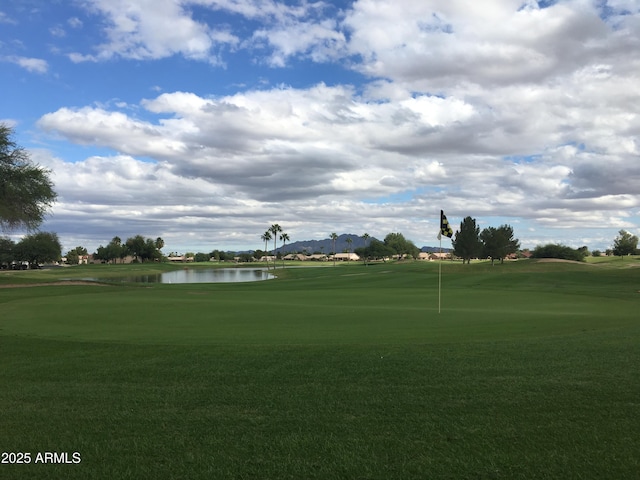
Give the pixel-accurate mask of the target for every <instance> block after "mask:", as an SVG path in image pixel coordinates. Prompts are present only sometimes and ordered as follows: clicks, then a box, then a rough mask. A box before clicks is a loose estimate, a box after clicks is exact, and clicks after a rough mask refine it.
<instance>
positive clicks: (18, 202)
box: [0, 123, 57, 230]
mask: <svg viewBox="0 0 640 480" xmlns="http://www.w3.org/2000/svg"><path fill="white" fill-rule="evenodd" d="M12 135H13V131H12V129H11V128H9V127H8V126H7V125H5V124H3V123H0V228H2V229H7V230H14V229H17V228H19V227H25V228H26V229H27V230H34V229H35V228H37V227H38V226H39V225H40V224H41V223H42V221H43V220H44V216H45V214H46V213H47V211H48V210H49V208H50V207H51V205H52V204H53V202H54V201H55V199H56V197H57V195H56V193H55V192H54V190H53V183H52V182H51V180H50V179H49V174H50V173H51V172H50V171H49V170H47V169H45V168H43V167H41V166H39V165H36V164H34V163H33V162H32V161H31V158H30V157H29V154H28V153H27V152H26V151H25V150H24V149H22V148H20V147H18V146H17V145H16V143H15V142H14V141H13V140H12V139H11V137H12Z"/></svg>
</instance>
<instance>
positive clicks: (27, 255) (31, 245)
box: [15, 232, 62, 265]
mask: <svg viewBox="0 0 640 480" xmlns="http://www.w3.org/2000/svg"><path fill="white" fill-rule="evenodd" d="M61 252H62V245H60V240H59V239H58V235H57V234H56V233H53V232H38V233H34V234H33V235H27V236H25V237H24V238H23V239H22V240H20V241H19V242H18V243H17V244H16V247H15V257H16V260H26V261H28V262H29V263H30V264H31V265H37V264H39V263H45V262H54V261H58V260H60V255H61Z"/></svg>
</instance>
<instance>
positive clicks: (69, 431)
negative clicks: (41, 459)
mask: <svg viewBox="0 0 640 480" xmlns="http://www.w3.org/2000/svg"><path fill="white" fill-rule="evenodd" d="M629 263H630V264H631V263H633V259H632V260H631V261H630V262H629ZM141 267H142V266H138V268H141ZM97 268H98V267H88V268H87V269H86V270H84V271H81V270H80V269H78V270H77V271H74V272H73V274H74V275H76V274H77V275H78V276H79V277H81V276H83V275H84V274H86V273H87V272H94V271H96V269H97ZM102 268H104V269H107V268H112V267H102ZM117 268H120V267H119V266H118V267H117ZM130 268H134V267H130ZM146 268H151V267H146ZM157 268H167V267H165V266H162V267H157ZM121 270H126V268H122V269H121ZM28 273H35V274H36V275H35V276H37V277H38V278H37V279H38V281H40V282H42V281H50V280H54V279H55V278H56V276H57V277H60V276H61V275H62V274H61V273H57V272H56V273H52V272H44V271H43V272H27V273H24V274H23V273H20V277H19V278H22V280H23V281H35V280H34V278H35V276H34V277H28ZM279 273H280V274H281V276H280V278H279V279H278V280H273V281H267V282H259V283H247V284H229V285H152V286H136V285H124V286H123V285H111V286H46V287H30V288H14V289H0V360H1V365H2V369H0V407H1V408H2V415H1V416H0V432H2V435H1V436H0V449H1V451H3V452H30V453H31V454H32V459H33V458H34V457H35V455H36V454H37V452H79V453H80V455H81V459H82V461H81V463H79V464H64V465H51V464H35V463H33V461H32V463H31V464H29V465H7V464H1V465H0V478H16V479H18V478H20V479H22V478H78V479H80V478H82V479H85V478H100V479H102V478H105V479H106V478H118V479H122V478H131V479H147V478H149V479H157V478H185V479H200V478H201V479H210V478H238V479H240V478H243V479H244V478H247V479H254V478H265V479H267V478H268V479H270V478H273V479H281V478H291V479H302V478H317V479H332V478H335V479H342V478H344V479H412V478H416V479H423V478H438V479H440V478H442V479H444V478H447V479H449V478H450V479H461V478H462V479H494V478H500V479H502V478H504V479H512V478H522V479H531V478H563V479H564V478H568V479H571V478H576V479H578V478H582V479H584V478H594V479H595V478H616V479H624V478H629V479H633V478H638V477H640V455H639V454H638V452H640V440H639V438H638V435H637V432H638V431H640V402H639V400H638V394H639V393H640V376H639V375H638V374H637V372H638V369H637V366H638V365H640V349H639V348H638V347H639V340H640V318H639V317H640V316H639V315H638V306H639V305H640V293H638V291H639V290H640V269H638V268H634V267H631V266H630V265H624V266H622V267H620V266H618V265H617V264H614V265H608V264H606V263H604V264H599V265H574V264H561V263H555V264H553V263H548V264H542V263H535V262H515V263H512V264H505V265H496V266H494V267H491V266H490V265H487V264H476V265H474V264H472V265H465V266H462V265H460V264H450V263H445V264H443V277H442V284H443V291H442V313H441V314H438V303H437V300H438V299H437V285H438V283H437V275H438V269H437V264H428V263H427V264H424V263H413V262H407V263H405V264H392V265H389V264H381V265H373V266H368V267H364V266H362V265H350V266H339V267H336V268H333V267H323V268H313V269H293V268H291V269H287V270H285V271H279ZM65 276H66V277H65V278H68V276H69V272H68V271H65ZM85 276H86V275H85ZM15 278H16V277H13V279H14V280H13V281H14V282H15V281H16V280H15ZM0 283H8V281H7V280H6V278H2V277H0Z"/></svg>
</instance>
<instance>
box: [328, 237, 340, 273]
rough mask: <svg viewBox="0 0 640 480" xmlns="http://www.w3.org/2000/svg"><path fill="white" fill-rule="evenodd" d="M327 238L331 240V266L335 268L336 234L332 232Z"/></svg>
mask: <svg viewBox="0 0 640 480" xmlns="http://www.w3.org/2000/svg"><path fill="white" fill-rule="evenodd" d="M329 238H331V240H333V266H334V267H335V266H336V240H338V234H337V233H336V232H333V233H332V234H331V235H330V236H329Z"/></svg>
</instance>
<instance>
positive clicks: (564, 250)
mask: <svg viewBox="0 0 640 480" xmlns="http://www.w3.org/2000/svg"><path fill="white" fill-rule="evenodd" d="M585 254H586V252H585V251H584V250H583V249H579V250H576V249H574V248H571V247H568V246H566V245H559V244H555V243H549V244H547V245H538V246H537V247H536V248H535V249H534V250H533V254H532V255H531V257H532V258H559V259H561V260H574V261H577V262H584V257H585Z"/></svg>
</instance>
